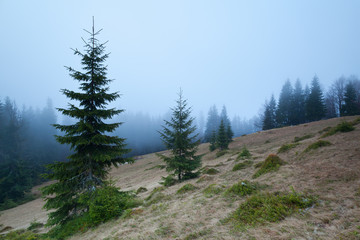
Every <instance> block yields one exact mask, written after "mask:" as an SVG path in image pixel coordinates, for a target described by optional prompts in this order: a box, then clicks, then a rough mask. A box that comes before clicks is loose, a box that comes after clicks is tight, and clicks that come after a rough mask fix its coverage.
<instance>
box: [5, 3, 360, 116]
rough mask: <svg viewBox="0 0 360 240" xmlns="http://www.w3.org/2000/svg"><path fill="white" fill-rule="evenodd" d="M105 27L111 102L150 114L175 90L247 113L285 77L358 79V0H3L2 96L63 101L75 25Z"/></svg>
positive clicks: (78, 28) (205, 104)
mask: <svg viewBox="0 0 360 240" xmlns="http://www.w3.org/2000/svg"><path fill="white" fill-rule="evenodd" d="M92 16H95V27H96V28H103V29H104V30H103V32H102V34H100V36H99V39H100V41H107V40H109V43H108V44H107V50H108V51H109V52H111V55H110V58H109V59H108V65H109V77H110V78H113V79H115V81H114V82H113V83H112V84H111V90H113V91H120V93H121V94H123V95H122V98H121V99H120V100H118V102H117V106H121V107H122V108H125V109H126V110H127V111H132V112H136V111H143V112H149V113H150V114H153V115H157V114H162V113H165V112H166V111H167V110H168V109H169V107H172V106H173V105H174V100H175V99H176V98H177V95H176V93H177V92H178V90H179V88H180V87H181V88H182V89H183V91H184V95H185V97H186V98H187V99H188V101H189V103H190V104H191V105H192V106H193V108H194V113H195V114H197V113H198V112H199V111H201V110H202V111H203V112H204V114H206V113H207V111H208V109H209V107H210V106H211V105H213V104H217V106H218V108H219V109H220V108H221V106H222V105H223V104H225V105H226V106H227V109H228V113H229V115H230V116H233V115H234V114H237V115H240V116H242V117H243V116H244V117H252V116H253V115H255V114H257V113H258V110H259V108H260V107H261V106H262V104H263V103H264V101H265V99H266V98H269V97H270V95H271V94H272V93H274V94H275V97H276V98H278V94H279V92H280V90H281V87H282V85H283V83H284V82H285V80H286V79H287V78H289V79H290V80H291V81H292V82H293V83H294V81H295V80H296V79H297V78H300V80H301V82H302V83H303V84H305V83H310V81H311V79H312V78H313V76H314V75H315V74H317V75H318V77H319V79H320V81H321V83H322V85H323V87H324V89H326V88H327V87H328V86H329V85H330V84H331V83H332V82H333V81H334V80H335V79H336V78H338V77H340V76H341V75H345V76H348V75H357V76H360V68H359V67H360V20H359V16H360V1H357V0H351V1H350V0H339V1H335V0H323V1H319V0H317V1H311V0H306V1H304V0H297V1H295V0H294V1H288V0H286V1H285V0H284V1H277V0H274V1H270V0H268V1H253V0H252V1H240V0H234V1H210V0H203V1H200V0H188V1H168V0H164V1H150V0H143V1H140V0H138V1H136V0H131V1H120V0H118V1H68V0H61V1H60V0H58V1H49V0H46V1H45V0H44V1H35V0H34V1H31V0H23V1H20V0H0V29H1V37H0V56H1V57H0V83H1V88H0V98H3V97H4V96H10V97H11V98H13V99H15V100H16V102H17V103H18V105H20V106H21V105H22V104H26V105H32V106H39V107H42V106H44V105H45V103H46V99H47V98H48V97H50V98H51V99H52V100H53V102H54V105H55V106H56V107H63V106H65V105H66V102H67V99H66V98H65V97H64V96H63V95H61V94H60V93H59V90H60V89H61V88H68V89H72V90H76V89H77V86H78V85H77V82H76V81H74V80H72V79H71V78H70V77H69V76H68V72H67V71H66V69H65V68H64V66H72V67H75V68H76V67H79V62H80V59H79V58H78V57H77V56H74V55H73V53H72V51H71V50H70V48H79V49H82V46H83V42H82V40H81V37H85V38H87V35H86V33H85V32H84V31H83V30H82V29H84V28H85V29H90V28H91V24H92Z"/></svg>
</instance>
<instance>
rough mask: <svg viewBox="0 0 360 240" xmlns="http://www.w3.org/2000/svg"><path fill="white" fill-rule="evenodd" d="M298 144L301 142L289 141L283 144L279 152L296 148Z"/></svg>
mask: <svg viewBox="0 0 360 240" xmlns="http://www.w3.org/2000/svg"><path fill="white" fill-rule="evenodd" d="M297 145H299V143H288V144H283V145H282V146H281V147H280V148H279V150H278V153H284V152H287V151H289V150H290V149H293V148H295V147H296V146H297Z"/></svg>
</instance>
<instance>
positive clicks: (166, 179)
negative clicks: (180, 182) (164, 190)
mask: <svg viewBox="0 0 360 240" xmlns="http://www.w3.org/2000/svg"><path fill="white" fill-rule="evenodd" d="M161 180H163V181H162V182H159V183H160V184H161V185H164V186H165V187H170V186H173V185H175V184H176V183H177V180H176V179H175V178H174V177H173V176H172V175H168V176H167V177H161Z"/></svg>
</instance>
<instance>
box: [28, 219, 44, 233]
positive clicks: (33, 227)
mask: <svg viewBox="0 0 360 240" xmlns="http://www.w3.org/2000/svg"><path fill="white" fill-rule="evenodd" d="M43 226H44V224H43V223H40V222H36V221H31V222H30V226H29V227H28V228H27V230H30V231H33V230H36V229H38V228H41V227H43Z"/></svg>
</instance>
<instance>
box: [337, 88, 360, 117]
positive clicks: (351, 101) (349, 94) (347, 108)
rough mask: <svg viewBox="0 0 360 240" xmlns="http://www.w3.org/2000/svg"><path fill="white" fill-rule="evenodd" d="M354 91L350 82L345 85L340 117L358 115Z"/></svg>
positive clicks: (359, 110) (359, 111) (358, 110)
mask: <svg viewBox="0 0 360 240" xmlns="http://www.w3.org/2000/svg"><path fill="white" fill-rule="evenodd" d="M356 100H357V96H356V89H355V87H354V84H353V83H352V82H349V83H348V84H346V87H345V94H344V102H345V103H344V104H343V106H342V112H341V116H353V115H358V114H360V109H359V106H358V105H357V102H356Z"/></svg>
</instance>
